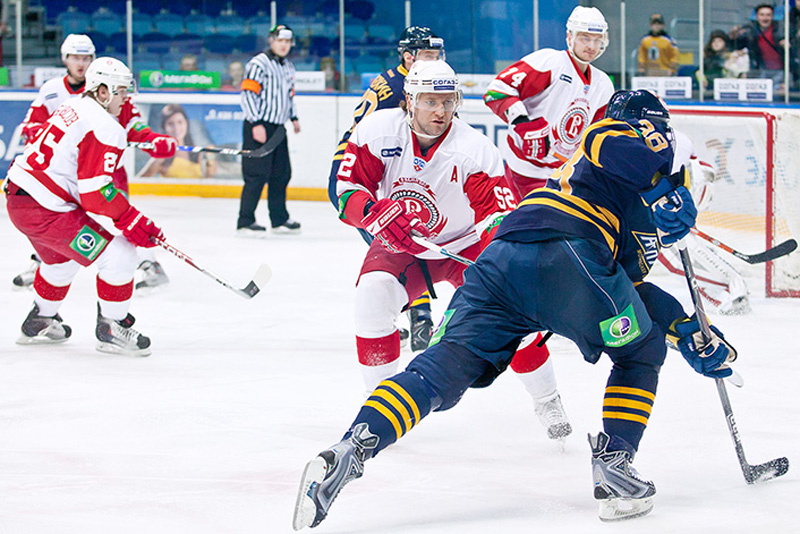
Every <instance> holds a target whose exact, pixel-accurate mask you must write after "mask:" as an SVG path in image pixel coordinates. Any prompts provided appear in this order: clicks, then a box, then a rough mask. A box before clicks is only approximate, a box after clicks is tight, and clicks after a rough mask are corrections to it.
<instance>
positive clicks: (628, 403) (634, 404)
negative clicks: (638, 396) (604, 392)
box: [603, 397, 653, 415]
mask: <svg viewBox="0 0 800 534" xmlns="http://www.w3.org/2000/svg"><path fill="white" fill-rule="evenodd" d="M603 406H607V407H609V408H631V409H633V410H640V411H642V412H646V413H647V414H648V415H649V414H650V411H651V410H652V409H653V405H652V404H649V403H647V402H640V401H635V400H630V399H620V398H617V397H606V398H605V399H603Z"/></svg>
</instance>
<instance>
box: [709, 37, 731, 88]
mask: <svg viewBox="0 0 800 534" xmlns="http://www.w3.org/2000/svg"><path fill="white" fill-rule="evenodd" d="M730 56H731V48H730V41H729V40H728V34H726V33H725V32H724V31H722V30H714V31H712V32H711V37H710V38H709V39H708V42H707V43H706V46H705V48H703V70H704V71H705V77H706V79H705V81H704V82H703V87H704V88H709V87H711V88H713V87H714V80H716V79H717V78H731V77H735V76H730V73H728V72H727V71H726V69H725V65H726V63H727V62H728V59H729V58H730Z"/></svg>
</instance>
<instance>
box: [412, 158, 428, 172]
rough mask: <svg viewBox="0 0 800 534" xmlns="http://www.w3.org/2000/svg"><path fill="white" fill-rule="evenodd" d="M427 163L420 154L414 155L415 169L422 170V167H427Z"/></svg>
mask: <svg viewBox="0 0 800 534" xmlns="http://www.w3.org/2000/svg"><path fill="white" fill-rule="evenodd" d="M425 163H426V162H425V160H424V159H422V158H420V157H418V156H414V170H415V171H417V172H420V171H421V170H422V169H424V168H425Z"/></svg>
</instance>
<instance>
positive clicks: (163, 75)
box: [139, 70, 222, 90]
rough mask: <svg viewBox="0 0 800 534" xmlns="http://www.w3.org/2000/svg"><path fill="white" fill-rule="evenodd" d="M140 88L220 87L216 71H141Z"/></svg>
mask: <svg viewBox="0 0 800 534" xmlns="http://www.w3.org/2000/svg"><path fill="white" fill-rule="evenodd" d="M139 84H140V85H141V87H142V88H151V89H200V90H208V89H219V88H220V87H221V85H222V82H221V79H220V75H219V72H217V71H204V70H195V71H191V72H189V71H181V70H143V71H142V72H141V73H140V74H139Z"/></svg>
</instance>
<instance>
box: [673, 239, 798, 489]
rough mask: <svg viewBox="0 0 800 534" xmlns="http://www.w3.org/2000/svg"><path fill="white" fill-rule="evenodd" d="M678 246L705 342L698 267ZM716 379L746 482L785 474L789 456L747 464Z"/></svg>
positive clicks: (682, 244) (725, 396) (682, 246)
mask: <svg viewBox="0 0 800 534" xmlns="http://www.w3.org/2000/svg"><path fill="white" fill-rule="evenodd" d="M678 248H679V249H680V253H681V262H683V270H684V272H685V273H686V282H687V283H688V284H689V292H690V294H691V296H692V303H693V304H694V309H695V313H696V314H697V322H698V324H699V325H700V332H701V334H702V337H703V342H704V343H708V342H709V341H710V340H711V328H710V326H709V323H708V318H707V317H706V313H705V310H704V309H703V301H702V300H701V299H700V293H699V291H698V288H697V280H695V277H694V269H693V268H692V261H691V259H690V258H689V250H688V249H687V248H686V242H685V240H681V241H679V242H678ZM714 380H715V382H716V384H717V393H719V400H720V401H721V402H722V410H723V412H725V421H726V422H727V423H728V430H729V431H730V433H731V438H733V446H734V448H735V449H736V456H737V458H738V459H739V465H740V466H741V468H742V474H743V475H744V480H745V482H747V483H748V484H754V483H756V482H764V481H766V480H770V479H772V478H776V477H779V476H781V475H785V474H786V472H787V471H788V470H789V459H788V458H786V457H785V456H784V457H781V458H776V459H774V460H770V461H769V462H765V463H763V464H758V465H750V464H748V463H747V459H746V458H745V456H744V447H743V446H742V438H741V437H740V436H739V430H738V428H737V427H736V420H735V419H734V418H733V408H732V407H731V401H730V399H729V398H728V390H727V389H725V381H724V380H723V379H722V378H716V379H714Z"/></svg>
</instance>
